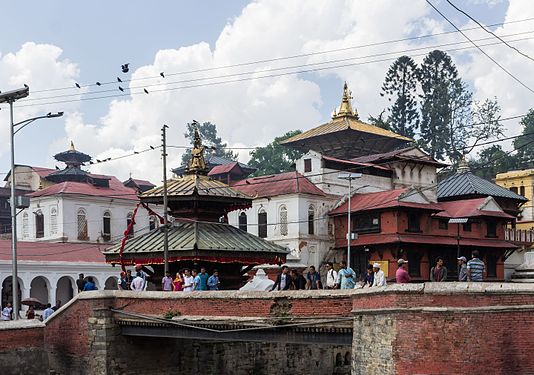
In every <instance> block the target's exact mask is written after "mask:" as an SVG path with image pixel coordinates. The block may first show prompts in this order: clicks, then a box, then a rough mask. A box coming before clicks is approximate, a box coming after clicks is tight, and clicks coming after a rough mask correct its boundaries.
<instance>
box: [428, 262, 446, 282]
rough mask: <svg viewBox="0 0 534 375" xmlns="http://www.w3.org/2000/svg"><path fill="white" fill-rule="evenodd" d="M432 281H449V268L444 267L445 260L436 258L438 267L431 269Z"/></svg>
mask: <svg viewBox="0 0 534 375" xmlns="http://www.w3.org/2000/svg"><path fill="white" fill-rule="evenodd" d="M430 281H438V282H439V281H447V267H445V266H444V265H443V258H442V257H437V258H436V265H435V266H434V267H432V268H431V269H430Z"/></svg>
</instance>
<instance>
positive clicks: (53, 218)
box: [50, 207, 57, 234]
mask: <svg viewBox="0 0 534 375" xmlns="http://www.w3.org/2000/svg"><path fill="white" fill-rule="evenodd" d="M50 234H57V209H56V208H55V207H52V208H51V209H50Z"/></svg>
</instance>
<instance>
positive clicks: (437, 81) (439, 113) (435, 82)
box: [418, 50, 464, 160]
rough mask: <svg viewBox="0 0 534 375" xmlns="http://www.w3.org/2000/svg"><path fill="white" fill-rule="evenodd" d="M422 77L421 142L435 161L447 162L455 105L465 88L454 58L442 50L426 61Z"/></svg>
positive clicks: (433, 53) (420, 72)
mask: <svg viewBox="0 0 534 375" xmlns="http://www.w3.org/2000/svg"><path fill="white" fill-rule="evenodd" d="M418 77H419V83H420V85H421V91H422V93H421V95H420V98H421V132H420V139H419V143H420V145H421V147H422V148H423V149H424V150H426V151H427V152H428V153H429V154H430V155H431V156H432V157H433V158H436V159H441V160H443V159H444V157H445V156H446V150H447V146H448V143H449V138H450V137H449V126H450V122H451V116H452V115H453V111H452V109H451V102H453V101H454V99H455V98H456V99H458V98H459V97H461V95H460V94H461V89H462V88H463V87H464V86H463V85H462V83H461V81H460V79H459V78H458V71H457V70H456V66H455V65H454V63H453V62H452V59H451V58H450V56H449V55H447V54H446V53H445V52H443V51H439V50H434V51H432V52H430V53H429V54H428V55H427V56H426V57H425V58H424V60H423V63H422V64H421V67H420V69H419V71H418ZM451 95H452V96H453V97H452V98H451ZM456 110H458V109H456Z"/></svg>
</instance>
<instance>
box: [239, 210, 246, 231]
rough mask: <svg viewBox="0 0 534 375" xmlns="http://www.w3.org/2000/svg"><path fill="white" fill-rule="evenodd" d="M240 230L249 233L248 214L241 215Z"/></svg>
mask: <svg viewBox="0 0 534 375" xmlns="http://www.w3.org/2000/svg"><path fill="white" fill-rule="evenodd" d="M239 229H241V230H244V231H245V232H246V231H247V214H246V213H244V212H241V213H240V214H239Z"/></svg>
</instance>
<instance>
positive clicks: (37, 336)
mask: <svg viewBox="0 0 534 375" xmlns="http://www.w3.org/2000/svg"><path fill="white" fill-rule="evenodd" d="M0 324H3V323H0ZM4 324H9V323H4ZM44 331H45V329H44V327H33V328H25V329H2V330H0V352H1V351H9V350H15V349H20V348H42V347H43V345H44Z"/></svg>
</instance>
